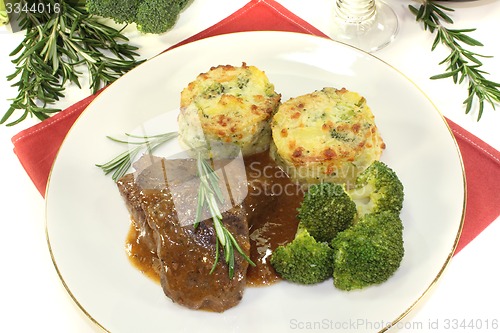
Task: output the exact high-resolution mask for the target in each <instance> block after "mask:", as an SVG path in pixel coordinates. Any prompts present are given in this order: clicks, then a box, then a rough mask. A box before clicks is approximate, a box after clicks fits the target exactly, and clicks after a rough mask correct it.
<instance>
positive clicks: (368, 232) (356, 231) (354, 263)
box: [331, 211, 404, 290]
mask: <svg viewBox="0 0 500 333" xmlns="http://www.w3.org/2000/svg"><path fill="white" fill-rule="evenodd" d="M331 245H332V248H333V251H334V255H333V282H334V285H335V286H336V287H337V288H339V289H342V290H352V289H361V288H364V287H367V286H369V285H374V284H379V283H382V282H384V281H386V280H387V279H388V278H389V277H390V276H391V275H392V274H393V273H394V272H395V271H396V270H397V269H398V268H399V266H400V264H401V260H402V259H403V254H404V246H403V224H402V222H401V220H400V218H399V216H398V215H397V214H394V213H393V212H387V211H386V212H382V213H378V214H367V215H364V216H363V217H362V218H361V219H359V220H358V221H357V223H356V224H355V225H354V226H352V227H351V228H349V229H347V230H345V231H343V232H341V233H339V234H338V235H337V237H336V238H335V239H334V240H333V241H332V243H331Z"/></svg>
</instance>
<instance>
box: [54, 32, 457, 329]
mask: <svg viewBox="0 0 500 333" xmlns="http://www.w3.org/2000/svg"><path fill="white" fill-rule="evenodd" d="M242 62H246V63H247V64H248V65H255V66H257V67H259V68H260V69H262V70H264V71H265V73H266V74H267V75H268V77H269V79H270V81H271V82H273V83H274V85H275V89H276V91H278V92H279V93H281V94H282V100H283V101H285V100H287V99H288V98H290V97H293V96H298V95H302V94H305V93H309V92H312V91H314V90H317V89H321V88H323V87H326V86H330V87H336V88H342V87H345V88H347V89H349V90H352V91H356V92H358V93H360V94H361V95H363V96H364V97H365V98H366V100H367V103H368V105H369V106H370V107H371V109H372V111H373V113H374V114H375V119H376V123H377V125H378V127H379V129H380V132H381V134H382V136H383V138H384V140H385V142H386V144H387V149H386V150H385V152H384V154H383V156H382V161H384V162H386V163H387V164H388V165H389V166H390V167H391V168H393V169H394V170H395V171H396V172H397V174H398V175H399V176H400V178H401V181H402V182H403V184H404V186H405V202H404V208H403V211H402V220H403V223H404V241H405V251H406V253H405V257H404V259H403V262H402V264H401V267H400V268H399V270H398V271H397V272H396V274H395V275H394V276H392V277H391V278H390V279H389V280H388V281H387V282H386V283H383V284H381V285H378V286H374V287H369V288H366V289H364V290H361V291H351V292H343V291H340V290H338V289H335V288H334V287H333V283H332V280H331V279H330V280H328V281H326V282H324V283H321V284H319V285H314V286H300V285H294V284H291V283H288V282H280V283H278V284H275V285H273V286H269V287H261V288H247V289H246V291H245V294H244V297H243V300H242V301H241V303H240V304H239V305H237V306H236V307H234V308H232V309H230V310H227V311H226V312H224V313H210V312H203V311H194V310H189V309H187V308H183V307H181V306H179V305H177V304H174V303H172V302H171V301H170V299H168V298H167V297H166V296H165V295H164V294H163V291H162V289H161V287H160V286H159V285H158V284H157V283H155V282H153V281H151V280H150V279H148V278H147V277H145V276H143V275H142V273H140V272H139V271H138V270H137V269H136V268H134V267H133V266H132V265H131V264H130V262H129V260H128V258H127V255H126V252H125V239H126V236H127V231H128V230H129V215H128V212H127V210H126V207H125V205H124V203H123V201H122V199H121V197H120V195H119V193H118V190H117V187H116V185H115V184H114V183H113V181H112V180H111V178H110V177H106V176H104V175H103V173H102V172H101V170H100V169H99V168H97V167H96V166H95V164H96V163H102V162H105V161H107V160H109V159H110V158H111V157H113V156H115V155H116V154H117V153H119V152H121V151H123V149H124V146H123V145H119V144H117V143H114V142H111V141H110V140H108V139H107V138H106V136H107V135H111V136H120V135H122V134H123V133H125V132H131V131H135V132H144V133H149V134H152V133H154V132H156V133H160V132H166V131H170V130H176V128H177V124H176V117H177V113H178V105H179V99H180V91H181V90H182V89H183V88H184V87H185V86H186V85H187V84H188V83H189V82H190V81H192V80H193V79H194V78H195V77H196V76H197V75H198V74H199V73H201V72H205V71H207V70H208V69H209V68H210V67H212V66H216V65H221V64H222V65H225V64H231V65H241V63H242ZM175 145H176V143H175V142H174V143H172V144H171V146H172V147H171V148H172V149H174V146H175ZM169 149H170V148H169ZM167 150H168V149H167ZM46 199H47V205H46V222H47V238H48V243H49V247H50V251H51V253H52V257H53V261H54V264H55V266H56V268H57V271H58V273H59V276H60V278H61V280H62V281H63V283H64V285H65V287H66V289H67V291H68V292H69V294H70V295H71V297H72V298H73V299H74V301H75V302H76V303H77V304H78V306H79V307H80V308H81V309H82V310H83V311H84V312H85V314H86V315H87V316H88V317H89V318H90V319H91V320H92V321H93V322H95V323H96V324H97V325H98V326H99V327H101V328H103V329H105V330H108V331H111V332H118V333H124V332H145V333H149V332H176V333H179V332H202V331H203V332H218V333H221V332H240V333H244V332H252V333H255V332H287V331H297V329H300V328H303V329H309V331H317V330H332V331H335V330H337V331H342V332H349V331H355V332H364V331H367V332H373V331H381V330H383V329H384V327H385V326H387V325H388V326H391V325H396V326H397V325H398V323H399V324H402V323H403V321H401V319H402V318H403V317H404V316H405V315H406V314H407V313H408V312H409V311H410V310H411V309H412V307H413V306H414V305H415V303H416V302H418V300H419V299H420V298H421V297H422V296H423V295H424V294H425V293H426V291H428V289H429V288H430V287H431V286H432V285H433V284H434V283H435V281H436V280H437V279H438V278H439V276H440V275H441V273H442V271H443V269H444V268H445V266H446V265H447V263H448V261H449V260H450V258H451V256H452V253H453V250H454V248H455V246H456V244H457V241H458V238H459V234H460V231H461V227H462V224H463V217H464V207H465V177H464V172H463V168H462V162H461V157H460V153H459V151H458V148H457V145H456V142H455V140H454V138H453V136H452V135H451V132H450V130H449V128H448V126H447V124H446V122H445V120H444V119H443V117H442V116H441V114H440V113H439V112H438V110H436V108H435V106H434V105H433V103H432V102H431V101H430V100H429V99H428V98H427V97H426V96H425V95H424V94H423V93H422V91H421V90H419V88H418V87H417V86H416V85H415V84H414V83H413V82H411V81H410V80H409V79H408V78H407V77H405V76H404V75H403V74H401V73H400V72H398V71H397V70H396V69H394V68H393V67H391V66H390V65H388V64H387V63H384V62H383V61H381V60H379V59H378V58H376V57H374V56H372V55H370V54H367V53H363V52H361V51H359V50H357V49H354V48H351V47H349V46H346V45H343V44H340V43H336V42H333V41H331V40H328V39H324V38H320V37H314V36H310V35H304V34H296V33H286V32H245V33H236V34H229V35H222V36H217V37H212V38H208V39H204V40H200V41H197V42H193V43H190V44H187V45H184V46H181V47H178V48H176V49H173V50H171V51H169V52H166V53H164V54H161V55H159V56H157V57H155V58H153V59H151V60H150V61H147V62H146V63H144V64H143V65H141V66H139V67H138V68H136V69H134V70H133V71H131V72H129V73H128V74H126V75H125V76H124V77H123V78H121V79H119V80H118V81H116V82H115V83H114V84H112V85H111V86H110V87H108V88H107V89H106V90H105V91H104V92H103V93H102V94H101V95H99V96H98V97H97V98H96V99H95V100H94V102H93V103H92V104H91V105H90V106H89V107H88V108H87V110H86V111H85V112H84V113H83V114H82V115H81V117H80V118H79V119H78V120H77V122H76V123H75V125H74V126H73V128H72V129H71V131H70V132H69V134H68V136H67V138H66V140H65V141H64V143H63V145H62V147H61V149H60V151H59V154H58V156H57V159H56V162H55V164H54V167H53V169H52V172H51V175H50V180H49V186H48V190H47V193H46ZM313 328H316V329H313Z"/></svg>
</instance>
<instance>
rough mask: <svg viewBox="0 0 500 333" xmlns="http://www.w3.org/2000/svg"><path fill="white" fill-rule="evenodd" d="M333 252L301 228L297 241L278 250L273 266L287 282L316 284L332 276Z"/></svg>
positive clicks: (296, 237)
mask: <svg viewBox="0 0 500 333" xmlns="http://www.w3.org/2000/svg"><path fill="white" fill-rule="evenodd" d="M332 256H333V250H332V249H331V248H330V246H329V245H328V244H327V243H321V242H317V241H316V240H315V239H314V238H313V237H312V236H311V235H310V234H309V232H307V230H306V229H305V228H303V227H299V229H298V230H297V234H296V236H295V239H294V240H293V241H292V242H291V243H288V244H286V245H282V246H279V247H278V248H276V249H275V250H274V252H273V254H272V256H271V264H272V265H273V267H274V269H275V270H276V272H277V273H278V274H279V275H280V276H281V277H282V278H283V279H285V280H288V281H291V282H295V283H299V284H314V283H319V282H322V281H325V280H326V279H328V278H330V277H331V276H332V270H333V266H332V258H333V257H332Z"/></svg>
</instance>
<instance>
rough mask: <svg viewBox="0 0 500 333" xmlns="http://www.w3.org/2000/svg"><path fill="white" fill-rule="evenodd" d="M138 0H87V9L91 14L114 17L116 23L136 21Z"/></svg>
mask: <svg viewBox="0 0 500 333" xmlns="http://www.w3.org/2000/svg"><path fill="white" fill-rule="evenodd" d="M139 3H140V2H139V1H137V0H87V2H86V6H87V11H88V12H89V13H90V14H93V15H98V16H102V17H107V18H112V19H113V20H114V21H115V22H116V23H132V22H135V16H136V14H137V8H138V7H139Z"/></svg>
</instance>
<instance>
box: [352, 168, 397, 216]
mask: <svg viewBox="0 0 500 333" xmlns="http://www.w3.org/2000/svg"><path fill="white" fill-rule="evenodd" d="M403 190H404V189H403V184H402V183H401V181H400V180H399V178H398V176H397V175H396V173H395V172H394V171H393V170H392V169H390V168H389V167H388V166H387V165H386V164H384V163H383V162H380V161H375V162H373V163H372V164H371V165H370V166H369V167H368V168H367V169H366V170H365V171H363V172H362V173H361V174H360V175H359V176H358V177H357V179H356V186H355V188H354V189H352V190H350V191H348V193H349V195H350V197H351V198H352V200H354V202H355V203H356V207H357V210H358V217H362V216H363V215H365V214H370V213H378V212H383V211H392V212H394V213H396V214H399V212H400V211H401V209H402V208H403V199H404V192H403Z"/></svg>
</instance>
